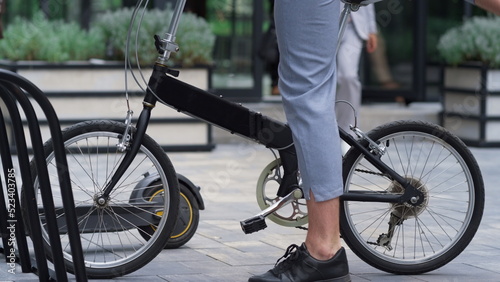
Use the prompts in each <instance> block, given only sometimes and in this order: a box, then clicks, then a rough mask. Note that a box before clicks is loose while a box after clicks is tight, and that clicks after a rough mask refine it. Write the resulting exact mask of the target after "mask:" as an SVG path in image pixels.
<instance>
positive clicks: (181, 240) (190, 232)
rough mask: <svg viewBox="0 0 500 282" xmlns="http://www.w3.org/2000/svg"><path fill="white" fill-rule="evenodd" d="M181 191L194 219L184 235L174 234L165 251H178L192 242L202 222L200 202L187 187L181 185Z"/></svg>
mask: <svg viewBox="0 0 500 282" xmlns="http://www.w3.org/2000/svg"><path fill="white" fill-rule="evenodd" d="M180 189H181V197H185V200H186V201H187V202H188V204H189V205H190V206H191V212H192V218H191V219H190V224H189V226H188V228H187V229H186V231H185V232H184V233H183V234H181V235H175V234H172V236H171V237H170V239H169V240H168V242H167V245H166V246H165V249H177V248H179V247H181V246H183V245H185V244H186V243H187V242H189V240H191V238H193V236H194V234H196V230H197V229H198V223H199V221H200V209H199V207H198V201H197V200H196V198H195V196H194V195H193V193H192V192H191V191H189V188H187V187H186V185H184V184H182V183H180ZM179 212H180V211H179ZM174 236H177V237H174Z"/></svg>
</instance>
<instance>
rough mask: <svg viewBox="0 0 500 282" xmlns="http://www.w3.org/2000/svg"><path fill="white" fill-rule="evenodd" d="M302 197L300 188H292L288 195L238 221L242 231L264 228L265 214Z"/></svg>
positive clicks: (251, 231)
mask: <svg viewBox="0 0 500 282" xmlns="http://www.w3.org/2000/svg"><path fill="white" fill-rule="evenodd" d="M302 197H303V194H302V190H301V189H299V188H297V189H295V190H293V191H292V192H290V193H289V194H288V195H286V196H285V197H283V198H281V199H280V200H279V201H277V202H276V203H274V204H272V205H271V206H269V207H268V208H266V209H265V210H263V211H262V212H260V213H259V214H257V215H255V216H253V217H251V218H249V219H246V220H243V221H240V224H241V229H242V230H243V232H245V234H250V233H254V232H257V231H259V230H262V229H265V228H266V227H267V224H266V219H265V218H266V216H268V215H270V214H272V213H274V212H276V211H277V210H279V209H281V208H282V207H284V206H286V205H288V204H289V203H291V202H293V201H295V200H298V199H301V198H302Z"/></svg>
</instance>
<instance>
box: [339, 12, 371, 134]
mask: <svg viewBox="0 0 500 282" xmlns="http://www.w3.org/2000/svg"><path fill="white" fill-rule="evenodd" d="M342 5H343V3H342ZM365 42H366V44H364V43H365ZM363 45H366V50H367V52H368V53H372V52H374V51H375V49H376V48H377V23H376V20H375V8H374V5H368V6H365V7H360V8H359V11H357V12H354V13H351V15H350V18H349V19H348V20H347V27H346V30H345V33H344V36H343V38H342V39H341V43H340V46H339V50H338V54H337V71H338V76H337V98H336V101H337V104H336V112H337V122H338V124H339V126H340V127H341V128H342V129H344V130H345V131H347V132H351V131H350V130H349V125H354V112H353V108H354V110H356V111H358V110H359V108H360V106H361V90H362V85H361V81H360V79H359V74H358V72H359V60H360V57H361V52H362V50H363ZM342 100H343V101H347V102H349V103H350V104H351V105H352V107H353V108H351V106H350V105H348V104H346V103H344V102H338V101H342Z"/></svg>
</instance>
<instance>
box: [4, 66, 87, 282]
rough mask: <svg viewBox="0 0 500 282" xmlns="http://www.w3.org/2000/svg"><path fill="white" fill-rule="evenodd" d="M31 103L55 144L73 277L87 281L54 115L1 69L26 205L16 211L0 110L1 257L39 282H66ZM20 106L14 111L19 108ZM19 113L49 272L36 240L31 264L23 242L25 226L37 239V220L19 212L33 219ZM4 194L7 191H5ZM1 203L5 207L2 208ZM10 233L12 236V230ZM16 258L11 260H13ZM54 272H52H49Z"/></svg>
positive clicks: (39, 96)
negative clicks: (30, 151)
mask: <svg viewBox="0 0 500 282" xmlns="http://www.w3.org/2000/svg"><path fill="white" fill-rule="evenodd" d="M29 98H32V100H34V101H35V102H36V103H37V104H38V106H39V107H40V108H41V109H42V111H43V113H44V115H45V117H46V119H47V121H48V124H49V128H50V134H51V137H52V140H53V143H54V155H55V159H56V166H57V172H58V181H59V184H60V187H61V195H62V198H63V199H62V202H63V206H64V211H65V213H66V224H67V226H68V236H69V242H70V247H71V253H72V260H73V264H74V272H75V273H74V274H75V277H76V280H77V281H86V280H87V278H86V271H85V266H84V260H83V251H82V246H81V241H80V235H79V232H78V224H77V220H76V212H75V206H74V201H73V195H72V192H71V189H68V188H69V187H71V181H70V176H69V173H68V171H67V170H66V168H67V167H68V165H67V160H66V154H65V150H64V143H63V138H62V134H61V128H60V123H59V120H58V118H57V115H56V113H55V111H54V109H53V107H52V105H51V104H50V102H49V100H48V99H47V98H46V97H45V95H44V94H43V92H42V91H41V90H40V89H38V88H37V87H36V86H35V85H34V84H32V83H31V82H29V81H28V80H26V79H25V78H23V77H21V76H19V75H17V74H15V73H13V72H10V71H6V70H0V99H2V100H3V102H4V103H5V106H6V108H7V109H8V116H9V117H10V124H11V126H12V132H13V135H14V137H15V138H14V140H15V148H16V154H17V158H18V163H19V170H20V179H21V180H22V184H23V189H24V191H25V193H26V194H25V196H26V199H28V200H27V201H26V203H23V204H24V205H25V206H23V207H21V203H20V198H19V193H18V188H19V185H18V184H17V183H16V181H15V177H16V176H17V173H18V172H17V171H15V168H14V165H13V164H14V162H13V159H12V155H11V152H10V149H9V147H10V146H8V145H10V144H9V140H8V138H7V128H6V121H5V119H4V114H6V113H4V112H2V110H1V109H0V143H1V144H2V146H0V154H1V159H2V166H3V179H2V177H0V197H2V198H1V199H0V202H2V203H3V204H0V232H1V233H2V239H3V240H2V244H3V252H4V255H5V257H6V260H7V261H8V262H17V263H19V264H20V265H21V269H22V271H23V272H34V273H36V274H37V275H38V276H39V279H40V281H49V280H56V281H68V277H67V272H66V268H65V264H64V258H63V252H62V246H61V240H60V237H59V231H58V226H57V220H56V214H55V208H54V202H53V198H52V191H51V185H50V179H49V175H48V170H47V164H46V160H45V153H44V149H43V142H42V135H41V132H40V126H39V123H38V118H37V116H36V114H35V111H34V108H33V104H32V102H31V100H30V99H29ZM18 105H19V106H18ZM19 109H22V111H23V113H24V114H25V116H26V119H27V121H28V127H29V134H30V136H31V140H32V148H33V153H34V154H33V156H34V157H33V162H34V164H35V166H36V168H37V169H36V173H37V176H38V181H39V185H40V192H41V200H42V203H43V206H44V211H45V218H46V225H47V227H46V228H47V233H48V235H49V242H50V247H51V250H50V251H51V254H52V255H51V257H52V265H53V268H54V269H53V271H52V270H51V269H49V267H48V263H47V256H46V250H45V247H44V242H43V239H42V237H41V236H32V238H31V240H32V245H33V251H34V255H35V260H34V261H33V260H31V259H30V254H29V248H28V242H27V238H26V230H25V226H29V228H30V230H31V232H32V233H33V234H41V230H42V229H41V228H42V227H41V225H40V221H39V220H38V216H28V217H29V218H27V219H26V218H23V214H22V209H26V211H27V214H29V215H36V214H38V207H37V203H36V196H35V191H34V187H33V175H32V171H31V168H30V160H29V155H28V149H27V144H26V138H25V133H24V129H23V122H22V120H21V115H20V111H19ZM6 191H7V192H6ZM5 202H6V203H7V205H5ZM12 230H14V231H12ZM14 233H15V241H16V246H17V249H14V248H13V247H12V246H11V244H10V241H8V240H7V239H6V238H11V237H12V236H13V235H12V234H14ZM12 256H15V258H12ZM54 272H55V273H54Z"/></svg>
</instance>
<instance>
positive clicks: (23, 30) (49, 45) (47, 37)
mask: <svg viewBox="0 0 500 282" xmlns="http://www.w3.org/2000/svg"><path fill="white" fill-rule="evenodd" d="M105 47H106V46H105V44H104V37H103V35H102V33H101V31H100V30H97V29H91V30H89V31H85V30H82V29H81V28H80V27H79V26H78V25H77V24H76V23H65V22H62V21H49V20H46V19H45V17H44V16H43V15H42V13H38V14H36V15H35V16H34V17H33V20H32V21H27V20H25V19H23V18H19V17H18V18H16V19H15V20H14V22H13V23H11V24H9V25H8V26H7V28H6V30H5V33H4V39H2V40H0V57H1V58H2V59H7V60H13V61H19V60H41V61H48V62H63V61H68V60H87V59H89V58H104V54H105Z"/></svg>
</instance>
